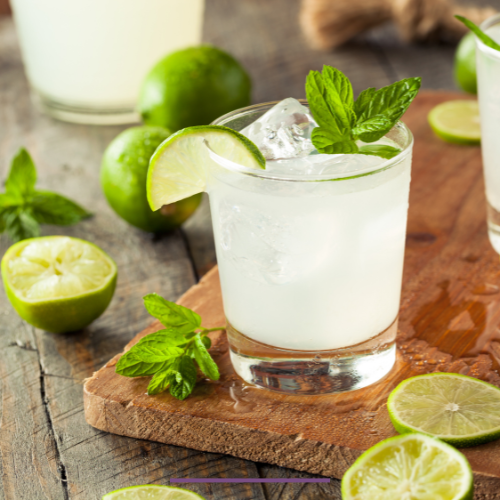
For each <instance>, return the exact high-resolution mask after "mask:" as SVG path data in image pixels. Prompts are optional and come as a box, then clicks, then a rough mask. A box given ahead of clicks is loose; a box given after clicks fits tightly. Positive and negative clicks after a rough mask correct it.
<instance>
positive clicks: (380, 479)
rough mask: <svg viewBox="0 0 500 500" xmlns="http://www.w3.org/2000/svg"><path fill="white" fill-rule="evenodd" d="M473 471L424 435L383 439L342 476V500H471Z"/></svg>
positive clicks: (455, 452)
mask: <svg viewBox="0 0 500 500" xmlns="http://www.w3.org/2000/svg"><path fill="white" fill-rule="evenodd" d="M473 488H474V485H473V478H472V470H471V468H470V465H469V463H468V462H467V459H466V458H465V457H464V456H463V455H462V454H461V453H460V452H459V451H458V450H456V449H455V448H453V447H452V446H450V445H448V444H446V443H443V442H442V441H439V439H435V438H432V437H429V436H425V435H424V434H405V435H403V436H396V437H392V438H389V439H385V440H384V441H381V442H380V443H378V444H376V445H375V446H373V447H372V448H370V449H369V450H367V451H365V452H364V453H363V454H362V455H361V456H360V457H359V458H358V459H357V460H356V461H355V462H354V464H353V465H352V466H351V467H350V468H349V470H348V471H347V472H346V473H345V474H344V477H343V478H342V499H343V500H424V499H425V500H472V496H473Z"/></svg>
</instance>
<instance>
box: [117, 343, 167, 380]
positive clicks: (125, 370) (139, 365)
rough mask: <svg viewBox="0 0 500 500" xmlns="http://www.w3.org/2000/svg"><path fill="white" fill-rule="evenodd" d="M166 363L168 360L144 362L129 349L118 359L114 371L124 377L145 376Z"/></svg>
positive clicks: (152, 373)
mask: <svg viewBox="0 0 500 500" xmlns="http://www.w3.org/2000/svg"><path fill="white" fill-rule="evenodd" d="M168 365H169V363H168V362H162V363H146V362H144V361H143V360H142V359H140V358H138V357H137V356H136V355H135V353H134V351H132V349H131V350H130V351H127V352H126V353H125V354H124V355H123V356H122V357H121V358H120V359H119V360H118V363H117V364H116V368H115V371H116V373H118V374H120V375H123V376H124V377H145V376H147V375H154V374H155V373H157V372H159V371H161V370H163V369H165V368H166V367H168Z"/></svg>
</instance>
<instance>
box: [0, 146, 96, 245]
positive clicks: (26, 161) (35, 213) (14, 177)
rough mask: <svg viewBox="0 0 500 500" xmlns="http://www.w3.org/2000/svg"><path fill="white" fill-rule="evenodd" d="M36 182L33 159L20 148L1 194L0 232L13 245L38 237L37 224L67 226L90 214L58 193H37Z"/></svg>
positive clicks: (38, 225)
mask: <svg viewBox="0 0 500 500" xmlns="http://www.w3.org/2000/svg"><path fill="white" fill-rule="evenodd" d="M36 180H37V174H36V168H35V165H34V163H33V160H32V159H31V156H30V155H29V153H28V152H27V151H26V149H24V148H21V149H20V150H19V151H18V152H17V154H16V155H15V156H14V158H13V159H12V163H11V167H10V171H9V175H8V177H7V180H6V181H5V193H2V194H0V233H3V232H4V231H6V232H7V234H8V235H9V237H10V239H11V240H12V241H13V242H14V243H16V242H17V241H20V240H24V239H26V238H35V237H37V236H40V224H55V225H59V226H67V225H71V224H75V223H77V222H79V221H81V220H82V219H85V218H87V217H90V216H91V215H92V214H90V213H89V212H87V211H86V210H85V209H84V208H82V207H81V206H80V205H78V204H77V203H75V202H74V201H72V200H70V199H68V198H65V197H64V196H61V195H60V194H57V193H52V192H50V191H38V190H36V189H35V185H36Z"/></svg>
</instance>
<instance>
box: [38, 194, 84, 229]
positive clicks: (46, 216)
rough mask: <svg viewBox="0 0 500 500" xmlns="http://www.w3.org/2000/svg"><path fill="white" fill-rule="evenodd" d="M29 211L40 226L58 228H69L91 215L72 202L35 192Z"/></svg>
mask: <svg viewBox="0 0 500 500" xmlns="http://www.w3.org/2000/svg"><path fill="white" fill-rule="evenodd" d="M31 209H32V210H33V217H34V218H35V219H36V221H37V222H39V223H40V224H55V225H58V226H70V225H72V224H76V223H77V222H79V221H81V220H82V219H85V218H87V217H90V216H91V215H92V214H91V213H89V212H87V211H86V210H85V209H84V208H82V207H81V206H80V205H78V204H77V203H75V202H74V201H71V200H70V199H68V198H66V197H64V196H61V195H60V194H57V193H51V192H49V191H36V192H35V194H34V196H33V199H32V201H31Z"/></svg>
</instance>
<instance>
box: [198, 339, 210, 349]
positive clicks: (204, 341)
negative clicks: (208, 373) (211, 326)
mask: <svg viewBox="0 0 500 500" xmlns="http://www.w3.org/2000/svg"><path fill="white" fill-rule="evenodd" d="M201 341H202V342H203V345H204V346H205V348H206V349H210V348H211V347H212V341H211V340H210V337H202V339H201Z"/></svg>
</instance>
